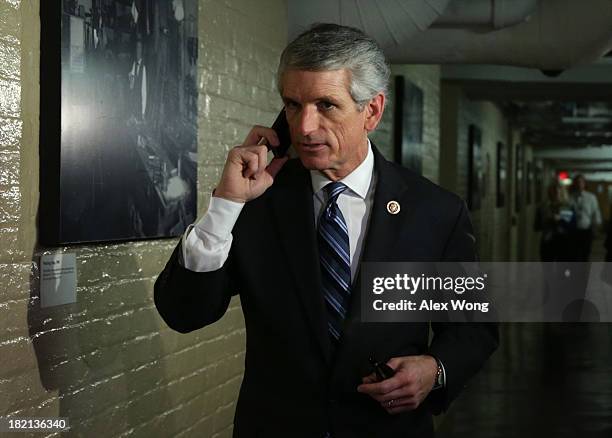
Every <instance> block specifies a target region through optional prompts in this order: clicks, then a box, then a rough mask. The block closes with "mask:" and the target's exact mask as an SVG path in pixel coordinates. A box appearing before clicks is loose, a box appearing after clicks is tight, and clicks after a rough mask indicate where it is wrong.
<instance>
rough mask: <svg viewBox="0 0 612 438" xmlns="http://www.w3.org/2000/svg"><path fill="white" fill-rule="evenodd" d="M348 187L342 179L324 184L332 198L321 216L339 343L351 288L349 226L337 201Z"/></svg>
mask: <svg viewBox="0 0 612 438" xmlns="http://www.w3.org/2000/svg"><path fill="white" fill-rule="evenodd" d="M346 188H347V187H346V186H345V185H344V184H342V183H341V182H332V183H330V184H328V185H326V186H325V187H324V188H323V190H324V191H325V192H326V193H327V199H328V201H327V205H326V206H325V210H324V211H323V214H322V215H321V217H320V219H319V233H318V236H319V237H318V240H319V259H320V263H321V284H322V286H323V298H324V299H325V304H326V307H327V311H328V312H327V313H328V329H329V333H330V336H331V339H332V341H334V343H337V341H338V340H339V339H340V335H341V334H342V324H343V321H344V318H345V317H346V310H347V307H348V303H349V297H350V288H351V262H350V249H349V236H348V228H347V226H346V221H345V220H344V216H342V212H341V211H340V208H339V207H338V204H337V203H336V201H337V199H338V196H340V193H342V192H343V191H344V190H346Z"/></svg>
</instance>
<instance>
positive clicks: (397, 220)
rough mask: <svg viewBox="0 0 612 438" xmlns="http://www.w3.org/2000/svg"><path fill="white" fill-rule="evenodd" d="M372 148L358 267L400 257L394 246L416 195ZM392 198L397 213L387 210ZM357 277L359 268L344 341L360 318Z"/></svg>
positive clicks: (393, 166) (359, 283) (411, 211)
mask: <svg viewBox="0 0 612 438" xmlns="http://www.w3.org/2000/svg"><path fill="white" fill-rule="evenodd" d="M372 149H373V151H374V168H375V172H376V177H377V182H376V188H375V192H374V201H373V203H372V210H371V212H370V219H369V225H368V229H367V230H366V233H367V234H366V237H365V239H364V245H363V249H362V252H361V261H360V263H359V266H360V267H361V263H363V262H389V261H400V260H399V259H396V257H397V254H398V253H397V250H396V249H395V248H396V246H397V245H398V243H400V242H398V237H399V236H400V235H401V234H402V233H403V232H405V228H406V226H407V224H409V223H410V221H411V218H412V216H413V215H414V213H415V210H416V209H415V206H416V205H417V204H418V196H419V194H418V193H416V191H415V190H409V185H410V184H409V182H407V181H406V180H405V179H404V178H403V177H402V176H401V175H400V173H399V172H398V171H397V170H396V168H395V165H394V164H392V163H390V162H389V161H387V160H386V159H385V158H384V157H383V156H382V154H381V153H380V152H378V150H377V149H376V147H375V146H374V145H372ZM391 201H396V202H397V203H398V204H399V206H400V210H399V212H398V213H397V214H391V213H390V212H389V210H388V207H387V206H388V203H389V202H391ZM359 269H360V268H359ZM360 277H361V275H360V272H359V271H358V272H357V275H356V276H355V281H354V282H353V287H352V296H351V304H350V308H349V313H348V317H347V324H346V329H345V333H344V335H345V336H344V337H343V341H346V340H349V339H350V338H351V334H353V332H354V330H355V329H356V328H357V327H358V326H359V324H360V322H361V281H360V280H361V279H360Z"/></svg>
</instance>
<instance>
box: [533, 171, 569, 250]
mask: <svg viewBox="0 0 612 438" xmlns="http://www.w3.org/2000/svg"><path fill="white" fill-rule="evenodd" d="M547 195H548V196H547V198H546V200H545V201H544V202H543V203H542V205H540V207H539V208H538V211H537V214H536V223H535V229H536V231H541V232H542V237H541V239H540V259H541V260H542V261H543V262H555V261H560V260H564V259H566V257H567V254H568V251H569V237H570V235H571V233H572V231H573V230H574V229H575V228H576V215H575V213H574V211H573V209H572V206H571V205H570V201H569V197H568V194H567V191H566V190H565V187H563V186H561V184H559V182H558V181H556V180H554V181H552V182H551V184H550V185H549V186H548V190H547Z"/></svg>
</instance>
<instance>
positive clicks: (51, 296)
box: [40, 253, 76, 307]
mask: <svg viewBox="0 0 612 438" xmlns="http://www.w3.org/2000/svg"><path fill="white" fill-rule="evenodd" d="M74 302H76V255H75V254H74V253H57V254H47V255H43V256H41V257H40V306H41V307H49V306H58V305H60V304H68V303H74Z"/></svg>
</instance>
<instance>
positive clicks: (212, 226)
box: [182, 196, 244, 272]
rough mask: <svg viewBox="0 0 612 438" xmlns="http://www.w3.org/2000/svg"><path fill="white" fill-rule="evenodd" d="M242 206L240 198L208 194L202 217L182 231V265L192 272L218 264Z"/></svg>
mask: <svg viewBox="0 0 612 438" xmlns="http://www.w3.org/2000/svg"><path fill="white" fill-rule="evenodd" d="M243 207H244V203H241V202H234V201H229V200H227V199H223V198H218V197H215V196H213V197H211V198H210V204H209V206H208V210H207V211H206V213H205V214H204V216H203V217H202V219H200V220H199V221H198V222H196V224H195V225H191V226H189V227H188V228H187V230H186V231H185V233H184V234H183V241H182V243H183V244H182V247H183V253H182V255H183V260H182V262H183V267H185V268H186V269H189V270H190V271H195V272H210V271H215V270H217V269H219V268H221V267H222V266H223V264H224V263H225V261H226V260H227V257H228V255H229V250H230V248H231V246H232V229H233V228H234V225H235V224H236V221H237V220H238V217H239V216H240V212H241V211H242V208H243ZM192 230H193V232H192Z"/></svg>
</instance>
